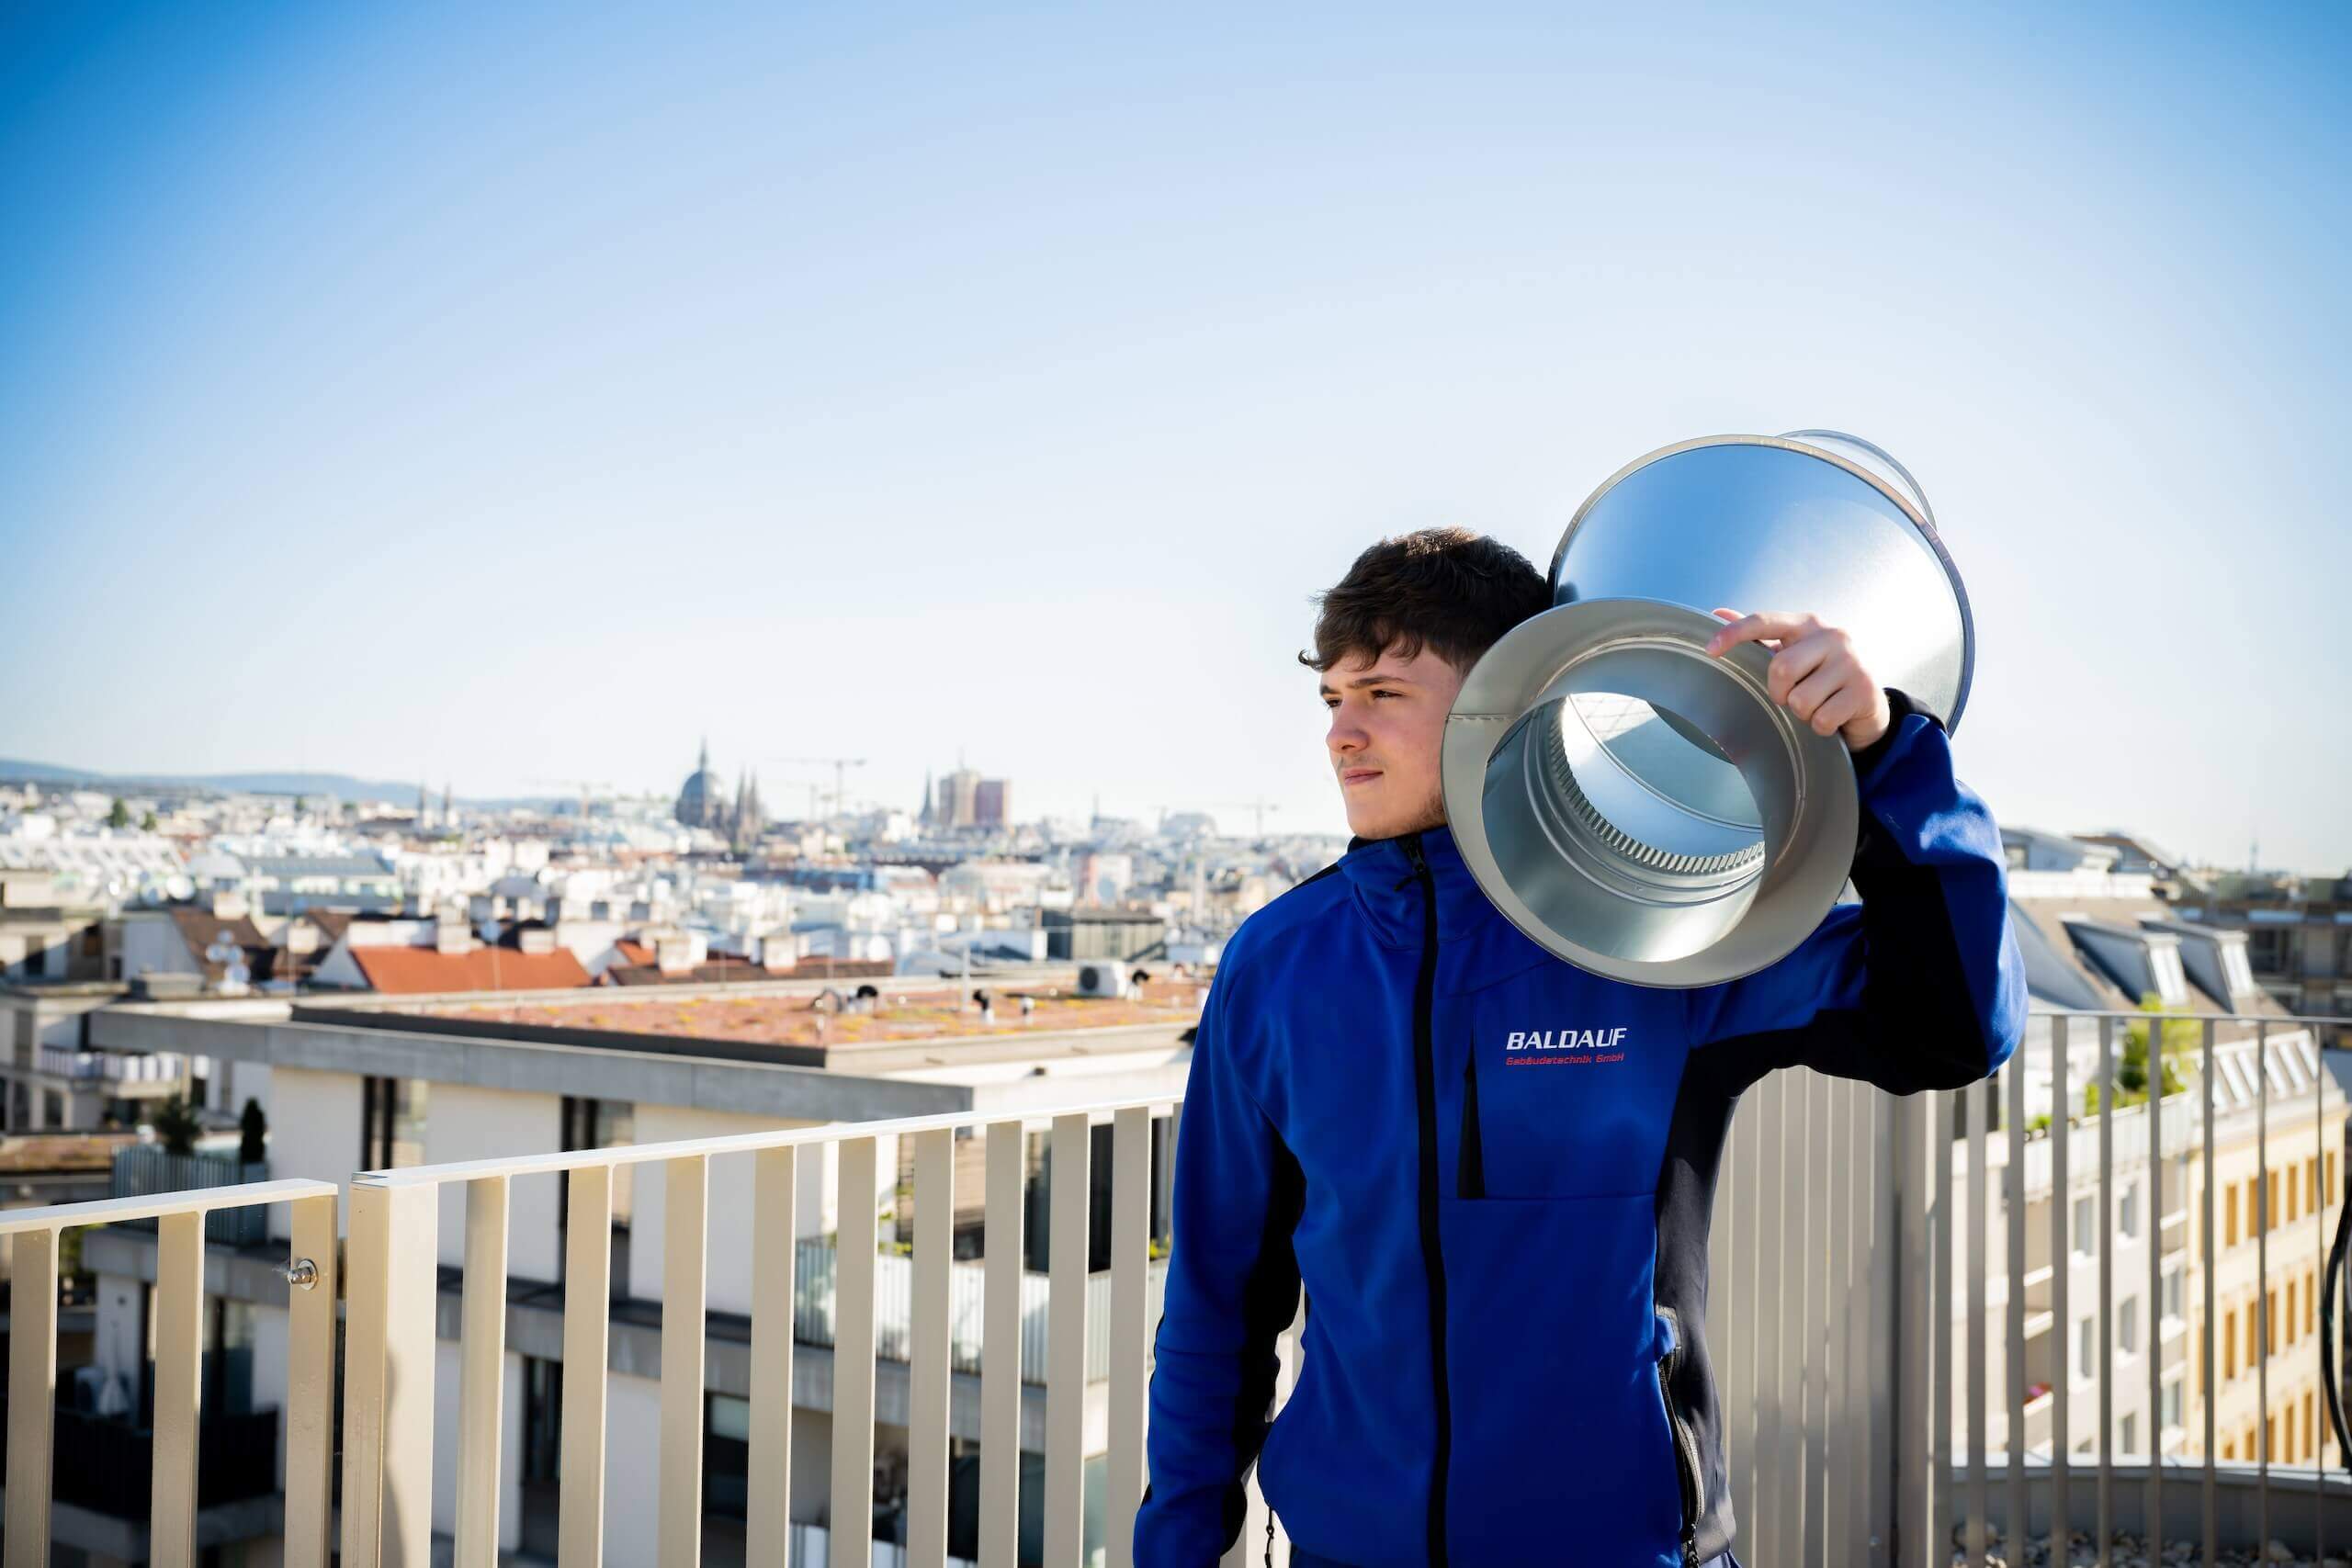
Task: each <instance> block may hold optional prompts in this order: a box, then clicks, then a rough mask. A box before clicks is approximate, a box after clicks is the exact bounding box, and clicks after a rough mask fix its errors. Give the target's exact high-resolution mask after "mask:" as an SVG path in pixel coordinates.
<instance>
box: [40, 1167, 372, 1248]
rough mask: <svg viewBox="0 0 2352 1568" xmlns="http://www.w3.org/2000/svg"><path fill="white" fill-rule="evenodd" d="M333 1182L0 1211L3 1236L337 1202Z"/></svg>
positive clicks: (300, 1181)
mask: <svg viewBox="0 0 2352 1568" xmlns="http://www.w3.org/2000/svg"><path fill="white" fill-rule="evenodd" d="M336 1192H337V1188H336V1187H335V1185H334V1182H332V1181H312V1180H310V1179H307V1178H302V1177H288V1178H287V1179H284V1180H282V1181H248V1182H245V1183H243V1184H242V1185H240V1186H236V1187H191V1188H188V1189H187V1190H183V1191H178V1192H159V1193H156V1194H155V1195H154V1196H153V1197H150V1198H96V1199H93V1200H91V1201H88V1202H85V1203H51V1204H50V1205H48V1206H47V1207H45V1208H39V1209H7V1210H0V1235H22V1234H24V1233H25V1232H28V1231H62V1230H74V1229H78V1228H80V1227H81V1226H83V1225H110V1224H119V1223H120V1222H122V1221H124V1220H154V1219H161V1218H163V1217H164V1216H165V1215H167V1214H207V1213H211V1212H212V1211H213V1210H215V1209H235V1208H243V1207H244V1206H246V1205H248V1204H253V1203H291V1202H294V1201H297V1200H299V1199H303V1198H333V1197H334V1196H335V1195H336Z"/></svg>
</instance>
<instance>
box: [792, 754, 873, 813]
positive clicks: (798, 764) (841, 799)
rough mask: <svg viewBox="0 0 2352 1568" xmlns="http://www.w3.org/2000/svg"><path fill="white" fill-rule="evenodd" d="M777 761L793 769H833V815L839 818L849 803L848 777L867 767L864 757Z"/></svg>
mask: <svg viewBox="0 0 2352 1568" xmlns="http://www.w3.org/2000/svg"><path fill="white" fill-rule="evenodd" d="M776 761H779V762H781V763H783V764H784V765H785V766H786V767H793V768H831V769H832V770H833V815H834V816H836V817H838V816H840V815H841V814H842V808H843V807H844V805H845V803H846V802H847V800H848V798H849V796H848V783H847V778H846V775H847V774H848V773H849V770H850V769H852V768H862V767H864V766H865V758H863V757H778V758H777V759H776Z"/></svg>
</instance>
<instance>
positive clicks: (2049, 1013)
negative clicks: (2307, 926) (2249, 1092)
mask: <svg viewBox="0 0 2352 1568" xmlns="http://www.w3.org/2000/svg"><path fill="white" fill-rule="evenodd" d="M2031 1016H2033V1017H2035V1018H2120V1019H2128V1020H2130V1021H2133V1022H2140V1021H2145V1020H2147V1019H2152V1018H2160V1019H2165V1020H2166V1021H2173V1022H2181V1023H2310V1024H2319V1025H2322V1026H2324V1027H2328V1028H2335V1029H2341V1028H2343V1027H2344V1026H2345V1025H2346V1023H2352V1020H2347V1019H2342V1018H2323V1017H2320V1016H2318V1015H2316V1014H2312V1013H2300V1012H2290V1013H2275V1012H2185V1011H2184V1012H2175V1011H2172V1010H2156V1011H2153V1012H2152V1011H2150V1010H2148V1009H2146V1008H2046V1009H2044V1010H2038V1011H2036V1012H2034V1013H2033V1014H2032V1015H2031Z"/></svg>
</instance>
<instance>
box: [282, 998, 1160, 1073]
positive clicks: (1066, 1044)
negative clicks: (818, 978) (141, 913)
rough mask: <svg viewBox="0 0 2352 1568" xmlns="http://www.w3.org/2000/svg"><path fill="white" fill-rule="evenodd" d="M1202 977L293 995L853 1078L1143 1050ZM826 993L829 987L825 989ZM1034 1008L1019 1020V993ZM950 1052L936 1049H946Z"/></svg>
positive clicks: (353, 1011)
mask: <svg viewBox="0 0 2352 1568" xmlns="http://www.w3.org/2000/svg"><path fill="white" fill-rule="evenodd" d="M860 985H870V986H872V987H875V989H876V991H877V993H878V995H877V996H876V998H874V1001H873V1003H872V1006H871V1008H870V1010H859V1009H858V1007H857V1006H856V1005H855V1003H854V1001H852V1002H851V1003H850V1005H846V1006H842V1007H841V1008H839V1009H836V1008H835V1007H834V1004H833V1001H832V999H831V997H832V996H838V997H839V998H854V994H855V991H856V988H857V987H859V986H860ZM978 989H985V990H986V991H987V992H988V993H989V997H990V998H992V999H993V1001H994V1002H995V1011H994V1014H993V1017H992V1018H991V1019H989V1020H987V1021H984V1020H983V1019H982V1016H981V1014H980V1011H979V1010H978V1008H976V1007H972V1006H970V1005H968V1004H967V1001H966V998H967V997H968V996H969V995H970V993H971V991H973V990H978ZM1206 991H1207V982H1206V981H1205V980H1176V979H1155V980H1151V981H1148V982H1147V983H1146V984H1145V985H1144V986H1143V987H1141V988H1140V990H1139V992H1138V993H1137V994H1136V995H1134V996H1132V997H1126V998H1108V997H1102V998H1097V997H1082V996H1080V995H1078V994H1077V991H1076V988H1075V987H1074V986H1072V985H1069V984H1065V983H1061V982H1059V981H1057V982H1055V983H1053V984H1038V983H1035V982H1032V983H1029V984H1027V985H1010V986H1009V985H1005V984H1003V983H1001V981H993V980H991V981H988V982H981V981H978V980H975V982H974V983H973V984H972V985H971V986H969V987H967V986H966V985H965V984H963V983H961V982H957V981H944V982H943V981H937V980H930V979H922V978H912V977H904V978H902V977H894V976H881V977H878V978H875V979H868V980H862V981H861V980H850V979H844V980H842V981H841V982H840V983H838V984H837V985H835V986H833V987H828V988H827V990H825V991H818V990H812V989H805V988H796V989H795V990H793V991H788V992H787V991H780V990H777V989H775V988H773V987H697V988H696V990H695V992H694V993H692V994H685V995H679V994H674V993H673V992H671V991H670V990H669V989H668V988H666V987H642V988H639V987H629V988H620V987H595V988H588V989H582V990H578V991H571V992H555V993H549V992H541V993H538V994H537V995H535V996H530V997H520V998H517V997H496V996H484V997H480V998H433V999H430V1000H423V1001H415V1002H408V1001H398V1000H391V999H389V998H380V997H377V996H369V995H366V994H361V995H355V996H353V997H352V998H349V999H348V1000H347V1001H346V1000H344V999H341V998H327V997H323V996H321V995H316V994H314V995H312V996H310V997H306V998H300V999H298V1000H296V1002H295V1003H294V1008H293V1013H292V1021H294V1022H296V1023H318V1024H341V1025H345V1026H347V1027H358V1028H365V1029H371V1030H386V1031H390V1032H397V1033H403V1034H427V1035H441V1036H448V1037H464V1038H470V1039H476V1040H482V1039H492V1040H511V1041H517V1042H527V1043H535V1044H547V1045H573V1046H592V1047H603V1048H605V1049H620V1050H632V1051H653V1052H659V1053H662V1054H665V1055H678V1054H683V1055H696V1056H706V1057H716V1058H719V1059H723V1060H736V1061H758V1062H769V1063H775V1064H779V1065H784V1066H798V1067H817V1068H825V1067H833V1068H841V1069H846V1070H849V1071H854V1072H890V1071H894V1070H902V1069H904V1068H908V1067H913V1066H945V1065H947V1063H948V1062H950V1061H976V1060H977V1061H986V1060H996V1059H1000V1058H1011V1057H1015V1056H1020V1055H1029V1054H1033V1053H1034V1054H1036V1055H1049V1056H1050V1055H1069V1054H1073V1053H1076V1054H1085V1053H1086V1052H1087V1051H1088V1049H1089V1042H1090V1040H1091V1039H1099V1048H1100V1049H1102V1050H1104V1051H1116V1050H1136V1049H1148V1048H1149V1044H1148V1041H1149V1040H1150V1039H1152V1038H1158V1039H1161V1040H1164V1039H1166V1038H1168V1036H1169V1035H1170V1034H1172V1033H1173V1032H1176V1031H1179V1030H1182V1029H1184V1028H1186V1027H1189V1026H1190V1025H1191V1024H1193V1022H1194V1021H1196V1020H1197V1019H1198V1018H1199V1017H1200V1010H1201V1001H1202V998H1203V997H1204V996H1205V994H1206ZM829 992H830V993H831V995H829V994H828V993H829ZM1023 996H1026V997H1028V998H1030V999H1031V1001H1032V1002H1033V1004H1034V1006H1033V1010H1032V1011H1031V1013H1030V1015H1029V1016H1028V1017H1027V1018H1025V1019H1024V1018H1023V1016H1022V1011H1021V998H1023ZM1163 1032H1164V1033H1163ZM943 1046H945V1047H951V1049H948V1050H943V1049H942V1047H943Z"/></svg>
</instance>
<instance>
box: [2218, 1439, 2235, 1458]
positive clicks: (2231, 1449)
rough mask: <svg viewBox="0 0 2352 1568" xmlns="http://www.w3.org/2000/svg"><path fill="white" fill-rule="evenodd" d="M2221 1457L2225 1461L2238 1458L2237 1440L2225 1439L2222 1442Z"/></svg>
mask: <svg viewBox="0 0 2352 1568" xmlns="http://www.w3.org/2000/svg"><path fill="white" fill-rule="evenodd" d="M2237 1457H2238V1440H2237V1439H2236V1438H2223V1439H2222V1458H2223V1459H2225V1460H2234V1459H2236V1458H2237Z"/></svg>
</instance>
